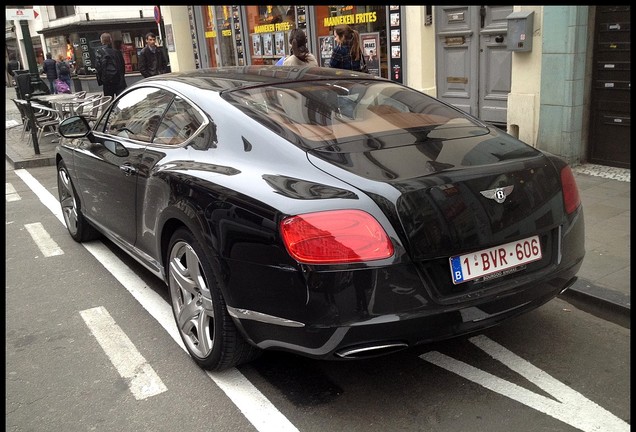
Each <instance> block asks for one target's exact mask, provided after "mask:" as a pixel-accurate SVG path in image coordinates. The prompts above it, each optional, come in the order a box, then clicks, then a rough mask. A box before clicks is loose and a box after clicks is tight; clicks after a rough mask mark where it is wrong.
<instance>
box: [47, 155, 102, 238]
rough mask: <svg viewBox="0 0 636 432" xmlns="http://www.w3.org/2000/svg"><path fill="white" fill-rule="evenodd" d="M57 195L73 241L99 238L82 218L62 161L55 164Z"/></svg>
mask: <svg viewBox="0 0 636 432" xmlns="http://www.w3.org/2000/svg"><path fill="white" fill-rule="evenodd" d="M57 193H58V196H59V199H60V206H61V207H62V214H63V215H64V223H65V224H66V229H68V232H69V234H70V235H71V237H73V240H75V241H77V242H84V241H89V240H94V239H96V238H99V236H100V234H99V232H98V231H97V230H96V229H95V228H93V226H92V225H91V224H90V223H89V222H88V221H87V220H86V218H84V215H83V214H82V209H81V205H80V201H79V199H78V197H77V192H76V191H75V186H73V181H72V180H71V176H70V175H69V172H68V170H67V169H66V165H65V164H64V162H63V161H60V162H59V163H58V164H57Z"/></svg>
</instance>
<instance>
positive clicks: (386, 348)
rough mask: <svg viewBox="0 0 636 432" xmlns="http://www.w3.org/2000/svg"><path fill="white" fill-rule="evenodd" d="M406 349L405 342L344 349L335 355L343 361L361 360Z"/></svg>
mask: <svg viewBox="0 0 636 432" xmlns="http://www.w3.org/2000/svg"><path fill="white" fill-rule="evenodd" d="M408 347H409V344H407V343H405V342H390V343H384V344H380V345H364V346H356V347H350V348H345V349H342V350H340V351H336V355H337V356H338V357H340V358H343V359H362V358H369V357H376V356H380V355H385V354H390V353H393V352H396V351H401V350H403V349H405V348H408Z"/></svg>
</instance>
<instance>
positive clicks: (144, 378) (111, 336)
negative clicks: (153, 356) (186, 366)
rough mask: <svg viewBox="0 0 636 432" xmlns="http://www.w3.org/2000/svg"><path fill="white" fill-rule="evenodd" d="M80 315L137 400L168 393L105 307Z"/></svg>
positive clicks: (85, 311)
mask: <svg viewBox="0 0 636 432" xmlns="http://www.w3.org/2000/svg"><path fill="white" fill-rule="evenodd" d="M80 315H82V318H83V319H84V322H86V325H87V326H88V328H89V329H90V331H91V333H93V336H95V338H96V339H97V342H99V344H100V345H101V347H102V349H103V350H104V352H105V353H106V355H107V356H108V358H109V359H110V361H111V362H112V363H113V366H115V369H117V372H119V374H120V375H121V376H122V377H123V378H125V379H126V380H127V381H128V387H129V388H130V391H131V392H132V394H133V395H134V396H135V399H137V400H142V399H146V398H149V397H151V396H155V395H158V394H160V393H163V392H165V391H167V390H168V388H167V387H166V386H165V385H164V384H163V381H161V378H159V376H158V375H157V373H156V372H155V371H154V369H153V368H152V366H150V364H148V362H146V359H145V358H144V357H143V356H142V355H141V354H140V353H139V351H137V348H136V347H135V345H134V344H133V343H132V341H131V340H130V339H129V338H128V336H127V335H126V333H124V332H123V331H122V329H121V328H120V327H119V326H118V325H117V323H115V320H113V318H112V317H111V316H110V314H109V313H108V311H107V310H106V309H105V308H104V307H102V306H100V307H96V308H92V309H86V310H83V311H80Z"/></svg>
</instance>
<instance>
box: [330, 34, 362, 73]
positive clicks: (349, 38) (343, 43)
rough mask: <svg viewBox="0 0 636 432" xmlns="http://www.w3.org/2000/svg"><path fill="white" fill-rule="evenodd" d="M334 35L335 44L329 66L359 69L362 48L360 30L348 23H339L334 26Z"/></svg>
mask: <svg viewBox="0 0 636 432" xmlns="http://www.w3.org/2000/svg"><path fill="white" fill-rule="evenodd" d="M333 37H334V42H335V46H334V48H333V52H332V53H331V60H329V67H332V68H338V69H347V70H353V71H359V70H360V66H361V64H360V62H361V55H362V50H361V49H360V37H359V34H358V32H357V31H356V30H354V29H353V28H351V27H350V26H348V25H339V26H336V27H335V28H334V30H333Z"/></svg>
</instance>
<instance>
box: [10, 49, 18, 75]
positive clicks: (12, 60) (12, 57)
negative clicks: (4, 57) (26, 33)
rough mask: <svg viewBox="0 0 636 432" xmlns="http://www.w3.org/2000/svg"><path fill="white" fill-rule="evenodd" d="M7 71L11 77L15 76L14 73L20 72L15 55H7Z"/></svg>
mask: <svg viewBox="0 0 636 432" xmlns="http://www.w3.org/2000/svg"><path fill="white" fill-rule="evenodd" d="M7 70H8V71H9V74H10V75H11V76H15V73H14V72H15V71H17V70H20V62H19V61H17V60H16V59H15V54H13V53H11V54H9V63H8V64H7Z"/></svg>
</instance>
